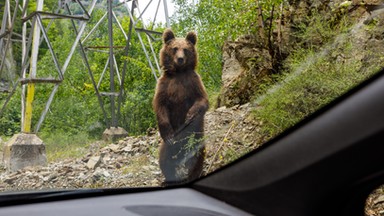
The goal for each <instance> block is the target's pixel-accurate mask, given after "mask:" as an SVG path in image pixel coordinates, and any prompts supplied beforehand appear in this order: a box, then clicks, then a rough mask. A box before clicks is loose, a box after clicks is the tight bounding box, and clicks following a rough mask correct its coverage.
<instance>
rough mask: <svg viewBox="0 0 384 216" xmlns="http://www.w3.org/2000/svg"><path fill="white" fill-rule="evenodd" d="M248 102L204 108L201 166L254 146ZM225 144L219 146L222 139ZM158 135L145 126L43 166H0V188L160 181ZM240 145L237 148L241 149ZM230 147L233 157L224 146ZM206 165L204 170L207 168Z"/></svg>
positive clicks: (110, 185) (105, 185)
mask: <svg viewBox="0 0 384 216" xmlns="http://www.w3.org/2000/svg"><path fill="white" fill-rule="evenodd" d="M251 110H252V105H251V104H245V105H242V106H235V107H231V108H227V107H220V108H217V109H216V110H214V111H209V112H208V113H207V114H206V118H205V134H206V137H205V140H204V142H205V145H206V147H207V156H206V160H205V171H212V170H214V169H216V168H218V167H220V166H222V165H223V164H225V163H228V162H229V161H230V160H233V159H235V158H236V157H238V156H240V154H241V152H245V150H244V148H246V151H249V148H254V147H255V145H254V140H253V139H254V138H255V135H254V131H256V129H257V124H256V123H255V121H254V119H253V118H252V117H250V115H249V113H250V111H251ZM224 140H225V143H224V144H225V145H224V146H222V147H221V148H220V149H219V146H220V145H221V144H222V143H223V142H224ZM160 141H161V139H160V136H159V133H158V132H157V131H156V130H153V129H149V130H148V132H147V135H146V136H138V137H125V138H123V139H121V140H118V141H116V142H114V143H106V142H95V143H93V144H91V145H90V146H89V149H88V153H86V154H85V155H84V156H83V157H81V158H76V159H65V160H62V161H51V162H49V163H48V165H47V166H44V167H43V166H39V167H26V168H24V169H22V170H18V171H16V172H7V171H6V170H5V168H4V167H0V168H1V170H0V191H19V190H35V189H51V188H60V189H64V188H66V189H76V188H96V187H97V188H115V187H145V186H160V185H161V183H162V182H163V176H162V174H161V171H160V169H159V164H158V158H157V157H158V146H159V144H160ZM241 149H242V150H241ZM228 150H230V151H236V152H237V153H236V157H229V156H228V155H227V156H228V157H227V158H224V159H223V157H225V156H226V153H225V152H226V151H228ZM208 169H209V170H208Z"/></svg>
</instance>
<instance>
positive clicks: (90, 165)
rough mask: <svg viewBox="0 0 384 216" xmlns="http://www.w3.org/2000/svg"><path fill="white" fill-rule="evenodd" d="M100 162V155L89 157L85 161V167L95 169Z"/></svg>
mask: <svg viewBox="0 0 384 216" xmlns="http://www.w3.org/2000/svg"><path fill="white" fill-rule="evenodd" d="M100 163H101V156H95V157H91V158H89V160H88V162H87V167H88V169H95V168H96V167H98V166H99V165H100Z"/></svg>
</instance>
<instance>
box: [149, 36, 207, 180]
mask: <svg viewBox="0 0 384 216" xmlns="http://www.w3.org/2000/svg"><path fill="white" fill-rule="evenodd" d="M196 42H197V36H196V33H194V32H189V33H188V34H187V36H186V38H185V39H184V38H175V35H174V33H173V32H172V30H170V29H167V30H165V31H164V33H163V47H162V49H161V50H160V66H161V68H162V75H161V77H160V78H159V80H158V81H157V85H156V92H155V96H154V99H153V108H154V111H155V113H156V118H157V124H158V128H159V131H160V136H161V138H162V139H163V142H162V143H161V145H160V152H159V165H160V169H161V171H162V173H163V175H164V177H165V182H164V184H165V185H171V184H178V183H182V182H186V181H190V180H192V179H195V178H197V177H199V176H200V175H201V172H202V170H203V162H204V156H205V147H204V144H203V136H204V115H205V112H206V111H207V109H208V106H209V103H208V96H207V93H206V91H205V88H204V85H203V82H202V81H201V78H200V76H199V75H198V74H197V73H196V72H195V68H196V64H197V52H196V47H195V45H196Z"/></svg>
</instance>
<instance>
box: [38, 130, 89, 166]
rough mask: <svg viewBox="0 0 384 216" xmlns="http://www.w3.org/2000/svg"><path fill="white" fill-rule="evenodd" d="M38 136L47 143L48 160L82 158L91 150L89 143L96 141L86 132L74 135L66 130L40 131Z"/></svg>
mask: <svg viewBox="0 0 384 216" xmlns="http://www.w3.org/2000/svg"><path fill="white" fill-rule="evenodd" d="M38 136H39V137H40V138H41V139H42V140H43V142H44V143H45V146H46V154H47V160H48V162H54V161H59V160H63V159H68V158H80V157H82V156H84V155H85V154H86V153H87V152H88V151H89V145H90V144H91V143H92V142H94V141H95V140H93V139H91V138H90V137H89V135H88V134H87V133H86V132H78V133H77V134H73V135H70V134H68V133H65V132H55V133H54V134H53V133H40V134H38Z"/></svg>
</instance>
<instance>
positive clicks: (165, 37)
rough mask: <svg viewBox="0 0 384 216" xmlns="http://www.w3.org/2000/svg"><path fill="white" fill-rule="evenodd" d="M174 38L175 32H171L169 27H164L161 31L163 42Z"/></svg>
mask: <svg viewBox="0 0 384 216" xmlns="http://www.w3.org/2000/svg"><path fill="white" fill-rule="evenodd" d="M174 38H175V34H173V31H172V30H171V29H166V30H165V31H164V33H163V41H164V43H167V42H168V41H170V40H172V39H174Z"/></svg>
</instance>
